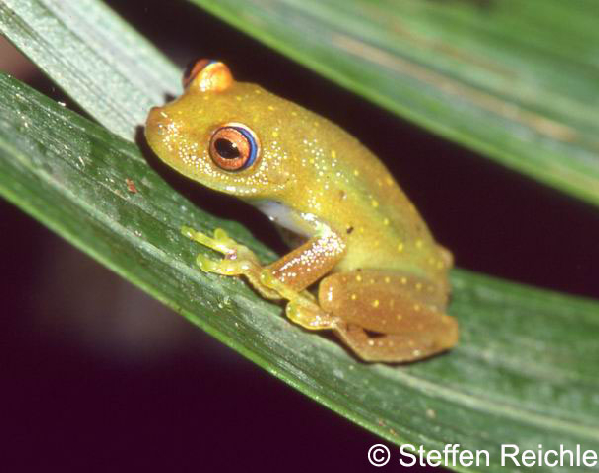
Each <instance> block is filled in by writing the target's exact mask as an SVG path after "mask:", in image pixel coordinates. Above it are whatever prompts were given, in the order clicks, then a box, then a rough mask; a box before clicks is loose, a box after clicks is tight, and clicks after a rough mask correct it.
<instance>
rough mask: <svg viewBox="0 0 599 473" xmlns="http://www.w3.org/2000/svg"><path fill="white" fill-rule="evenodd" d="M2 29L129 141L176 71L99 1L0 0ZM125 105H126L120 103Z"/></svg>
mask: <svg viewBox="0 0 599 473" xmlns="http://www.w3.org/2000/svg"><path fill="white" fill-rule="evenodd" d="M0 31H1V32H2V34H3V35H4V36H6V37H7V38H8V39H9V40H10V41H11V42H12V43H13V44H14V45H15V46H16V47H17V48H19V50H20V51H21V52H22V53H23V54H25V55H26V56H27V57H28V58H29V59H31V61H33V62H34V63H35V64H36V65H37V66H38V67H39V68H40V69H42V70H43V71H44V72H45V73H46V74H48V75H49V76H50V77H51V78H52V79H53V80H54V81H55V82H56V83H57V84H58V85H60V86H61V87H62V88H63V89H64V90H65V91H66V92H67V94H69V95H70V96H71V97H72V98H73V99H75V100H76V101H77V103H78V104H79V105H80V106H81V107H82V108H83V109H84V110H85V111H87V112H88V113H89V114H90V115H92V116H93V117H94V118H95V119H96V120H98V122H100V123H101V124H102V125H104V126H105V127H106V128H108V129H109V130H110V131H112V132H113V133H116V134H118V135H120V136H123V137H125V138H129V139H133V136H134V133H135V127H136V126H139V125H143V124H144V123H145V120H146V115H147V113H148V110H149V109H150V107H152V106H154V105H156V104H159V103H163V102H164V99H165V95H166V94H178V93H180V86H179V83H180V81H181V77H180V72H179V71H178V70H177V68H175V67H174V66H173V64H172V63H171V62H169V61H168V60H167V59H166V58H165V57H164V56H163V55H162V54H161V53H159V52H158V51H157V50H156V49H155V48H154V47H153V46H152V45H151V44H150V43H149V42H147V41H146V40H145V39H144V38H142V37H141V36H139V35H138V34H137V33H136V32H135V31H134V30H133V29H132V28H131V27H130V26H129V25H128V24H127V23H125V22H124V21H123V20H121V19H120V18H119V17H118V16H116V15H115V14H114V13H113V12H112V10H110V9H109V8H107V7H106V6H105V5H104V4H103V3H102V2H99V1H97V0H77V1H75V2H70V1H67V2H61V1H59V2H57V1H55V0H2V1H0ZM123 104H127V106H123Z"/></svg>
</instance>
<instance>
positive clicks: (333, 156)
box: [331, 149, 337, 159]
mask: <svg viewBox="0 0 599 473" xmlns="http://www.w3.org/2000/svg"><path fill="white" fill-rule="evenodd" d="M336 157H337V153H336V152H335V150H334V149H332V150H331V158H333V159H335V158H336Z"/></svg>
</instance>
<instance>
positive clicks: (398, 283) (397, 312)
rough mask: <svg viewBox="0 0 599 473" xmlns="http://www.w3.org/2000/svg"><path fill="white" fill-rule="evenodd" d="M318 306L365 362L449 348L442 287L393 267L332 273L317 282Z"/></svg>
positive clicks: (454, 332)
mask: <svg viewBox="0 0 599 473" xmlns="http://www.w3.org/2000/svg"><path fill="white" fill-rule="evenodd" d="M319 302H320V305H321V308H322V310H324V311H325V312H327V313H329V314H331V315H332V317H333V318H334V319H335V320H337V322H336V324H335V327H334V331H335V333H336V334H337V335H338V336H339V337H340V338H341V339H342V340H343V341H344V342H345V343H346V344H347V345H348V346H350V347H351V348H352V349H353V350H354V351H355V352H356V353H357V354H358V355H359V356H360V357H361V358H363V359H364V360H367V361H387V362H405V361H412V360H416V359H420V358H425V357H427V356H431V355H433V354H435V353H438V352H441V351H443V350H446V349H448V348H451V347H452V346H454V345H455V344H456V343H457V340H458V324H457V321H456V319H454V318H453V317H450V316H449V315H447V314H445V313H444V312H445V306H446V303H447V294H446V290H444V287H443V286H436V285H435V284H434V282H431V281H428V280H426V279H425V278H419V277H417V276H414V275H409V274H403V273H401V272H396V271H371V270H368V271H349V272H339V273H333V274H331V275H330V276H328V277H326V278H325V279H324V280H323V281H321V283H320V287H319Z"/></svg>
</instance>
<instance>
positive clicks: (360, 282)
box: [145, 60, 458, 362]
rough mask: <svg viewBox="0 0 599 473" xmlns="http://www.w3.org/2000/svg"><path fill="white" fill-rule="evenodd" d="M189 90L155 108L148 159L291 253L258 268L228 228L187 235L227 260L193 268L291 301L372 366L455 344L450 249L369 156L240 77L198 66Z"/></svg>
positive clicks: (289, 305)
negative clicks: (242, 204) (273, 236)
mask: <svg viewBox="0 0 599 473" xmlns="http://www.w3.org/2000/svg"><path fill="white" fill-rule="evenodd" d="M183 82H184V86H185V91H184V93H183V95H182V96H181V97H179V98H177V99H176V100H174V101H172V102H170V103H168V104H166V105H165V106H163V107H154V108H152V110H151V111H150V114H149V116H148V119H147V123H146V128H145V135H146V138H147V141H148V143H149V145H150V147H151V148H152V150H153V151H154V152H155V153H156V154H157V155H158V157H159V158H160V159H161V160H163V161H164V162H165V163H167V164H168V165H169V166H171V167H173V168H174V169H176V170H177V171H179V172H180V173H182V174H184V175H185V176H187V177H189V178H191V179H193V180H195V181H198V182H200V183H201V184H202V185H204V186H207V187H209V188H211V189H214V190H216V191H220V192H224V193H226V194H230V195H234V196H236V197H238V198H240V199H242V200H244V201H246V202H248V203H250V204H253V205H255V206H257V207H258V208H259V209H260V210H261V211H263V212H264V213H266V215H267V216H268V217H269V219H270V220H271V221H272V222H274V224H276V225H277V226H278V227H279V228H280V229H281V230H282V234H283V235H284V236H286V237H287V238H286V240H287V241H288V242H289V243H290V244H291V245H292V247H293V248H294V249H292V250H291V251H290V252H289V253H287V254H286V255H284V256H283V257H281V258H280V259H279V260H278V261H276V262H274V263H272V264H270V265H268V266H262V265H261V263H260V261H259V260H258V258H257V257H256V255H255V254H254V253H253V252H252V251H251V250H250V249H248V248H247V247H245V246H243V245H240V244H238V243H236V242H235V241H234V240H232V239H231V238H230V237H229V236H228V235H227V234H226V233H225V232H224V231H223V230H222V229H217V230H215V231H214V234H213V235H212V236H208V235H205V234H203V233H201V232H198V231H195V230H193V229H191V228H184V229H183V231H184V233H185V234H186V235H187V236H188V237H189V238H191V239H193V240H195V241H197V242H198V243H200V244H202V245H204V246H207V247H209V248H212V249H213V250H216V251H217V252H220V253H222V254H223V255H224V258H223V259H222V260H221V261H213V260H211V259H209V258H206V257H205V256H202V255H200V256H199V257H198V263H199V266H200V269H201V270H203V271H209V272H213V273H218V274H223V275H243V276H245V277H246V278H247V280H248V281H249V282H250V283H251V285H252V286H253V287H254V288H255V289H256V291H257V292H258V293H259V294H261V295H262V296H263V297H265V298H268V299H280V300H284V301H286V305H285V313H286V315H287V317H288V318H289V319H291V320H292V321H293V322H295V323H296V324H299V325H300V326H302V327H303V328H305V329H307V330H332V331H333V332H334V333H335V334H336V335H337V336H338V337H339V338H340V339H341V340H342V341H343V342H344V343H345V344H346V345H347V346H348V347H350V348H351V349H352V350H353V351H354V352H355V353H356V354H357V355H358V356H359V357H360V358H362V359H363V360H366V361H384V362H408V361H413V360H417V359H421V358H424V357H428V356H430V355H433V354H435V353H438V352H441V351H444V350H446V349H448V348H451V347H452V346H454V345H455V344H456V343H457V340H458V324H457V321H456V319H455V318H453V317H451V316H449V315H447V314H446V307H447V302H448V296H449V292H450V287H449V283H448V278H447V274H448V271H449V269H450V268H451V266H452V256H451V253H450V252H449V251H447V250H446V249H444V248H443V247H441V246H440V245H438V244H437V243H436V242H435V241H434V239H433V237H432V236H431V234H430V232H429V230H428V228H427V226H426V224H425V223H424V221H423V220H422V218H421V217H420V215H419V213H418V211H417V210H416V208H415V207H414V205H413V204H412V203H411V202H410V201H409V200H408V199H407V198H406V196H405V195H404V194H403V192H402V191H401V189H400V188H399V186H398V184H397V183H396V181H395V180H394V179H393V176H392V175H391V174H390V173H389V171H388V170H387V169H386V168H385V166H384V165H383V164H382V163H381V162H380V161H379V160H378V159H377V158H376V156H374V155H373V154H372V153H371V152H370V151H369V150H368V149H366V148H365V147H364V146H363V145H362V144H360V143H359V142H358V140H356V139H355V138H353V137H351V136H349V135H348V134H347V133H345V132H344V131H343V130H341V129H340V128H338V127H337V126H336V125H334V124H333V123H331V122H330V121H328V120H326V119H324V118H323V117H321V116H319V115H317V114H315V113H312V112H310V111H308V110H306V109H304V108H302V107H300V106H299V105H296V104H294V103H292V102H289V101H287V100H285V99H283V98H280V97H277V96H276V95H273V94H271V93H269V92H267V91H266V90H264V89H263V88H261V87H260V86H258V85H255V84H251V83H244V82H237V81H235V80H234V78H233V76H232V74H231V72H230V70H229V68H228V67H227V66H226V65H225V64H223V63H221V62H216V61H208V60H201V61H199V62H198V63H197V64H196V65H195V66H194V67H193V68H192V69H191V70H190V71H189V72H188V73H187V74H186V75H185V77H184V79H183ZM314 286H315V287H314ZM312 287H314V289H315V290H314V291H311V290H309V289H308V288H312Z"/></svg>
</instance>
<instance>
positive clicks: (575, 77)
mask: <svg viewBox="0 0 599 473" xmlns="http://www.w3.org/2000/svg"><path fill="white" fill-rule="evenodd" d="M192 2H193V3H196V4H198V5H201V6H202V7H203V8H205V9H206V10H208V11H209V12H212V13H214V14H215V15H217V16H218V17H219V18H222V19H223V20H225V21H227V22H229V23H230V24H232V25H233V26H235V27H237V28H239V29H240V30H242V31H245V32H247V33H249V34H250V35H252V36H254V37H255V38H257V39H259V40H260V41H262V42H264V43H266V44H267V45H269V46H271V47H272V48H274V49H276V50H278V51H280V52H282V53H283V54H285V55H287V56H289V57H290V58H293V59H295V60H297V61H298V62H300V63H302V64H304V65H306V66H308V67H310V68H312V69H314V70H315V71H318V72H320V73H321V74H323V75H325V76H327V77H329V78H331V79H332V80H334V81H335V82H337V83H338V84H340V85H343V86H344V87H347V88H348V89H350V90H352V91H354V92H356V93H358V94H361V95H363V96H364V97H366V98H368V99H370V100H372V101H373V102H375V103H377V104H379V105H381V106H383V107H385V108H387V109H389V110H391V111H393V112H395V113H397V114H398V115H400V116H402V117H405V118H407V119H409V120H412V121H414V122H415V123H417V124H419V125H422V126H423V127H425V128H427V129H428V130H430V131H432V132H434V133H437V134H439V135H442V136H445V137H447V138H450V139H452V140H454V141H456V142H458V143H461V144H463V145H465V146H468V147H470V148H472V149H474V150H477V151H479V152H480V153H481V154H482V155H483V156H487V157H489V158H492V159H494V160H496V161H497V162H499V163H501V164H504V165H506V166H508V167H510V168H512V169H514V170H516V171H519V172H521V173H524V174H526V175H528V176H530V177H532V178H534V179H536V180H538V181H541V182H544V183H545V184H548V185H550V186H553V187H555V188H556V189H560V190H562V191H564V192H568V193H570V194H571V195H573V196H575V197H578V198H580V199H583V200H585V201H587V202H591V203H593V204H596V205H597V204H599V140H598V138H597V137H598V136H599V120H598V119H597V110H598V108H599V59H598V58H599V28H597V21H596V19H597V18H598V17H599V3H598V2H596V1H593V0H586V1H583V0H580V1H575V2H564V1H562V0H525V1H523V0H482V1H479V0H470V1H466V0H462V1H457V0H446V1H430V0H429V1H425V0H402V1H394V0H378V1H372V0H352V1H349V0H328V1H322V0H276V1H269V2H263V1H259V0H192Z"/></svg>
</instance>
